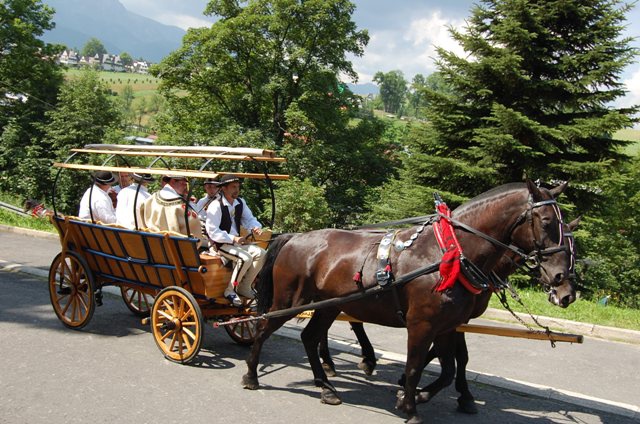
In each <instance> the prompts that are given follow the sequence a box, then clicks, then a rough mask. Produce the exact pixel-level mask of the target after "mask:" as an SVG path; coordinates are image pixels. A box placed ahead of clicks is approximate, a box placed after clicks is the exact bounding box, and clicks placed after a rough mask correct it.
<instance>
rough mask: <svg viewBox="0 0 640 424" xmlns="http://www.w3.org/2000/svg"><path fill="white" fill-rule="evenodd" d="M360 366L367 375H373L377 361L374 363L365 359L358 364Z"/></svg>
mask: <svg viewBox="0 0 640 424" xmlns="http://www.w3.org/2000/svg"><path fill="white" fill-rule="evenodd" d="M358 368H360V369H361V370H362V371H364V373H365V374H366V375H373V370H374V369H375V368H376V364H375V363H373V364H372V363H371V362H369V361H367V360H364V359H363V360H362V361H361V362H360V363H359V364H358Z"/></svg>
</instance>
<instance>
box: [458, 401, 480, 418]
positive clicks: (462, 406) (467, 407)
mask: <svg viewBox="0 0 640 424" xmlns="http://www.w3.org/2000/svg"><path fill="white" fill-rule="evenodd" d="M458 412H462V413H464V414H477V413H478V407H477V406H476V403H475V401H474V400H473V399H458Z"/></svg>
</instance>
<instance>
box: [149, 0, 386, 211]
mask: <svg viewBox="0 0 640 424" xmlns="http://www.w3.org/2000/svg"><path fill="white" fill-rule="evenodd" d="M353 10H354V5H353V4H352V3H351V2H349V1H346V0H329V1H321V0H309V1H300V0H271V1H268V0H252V1H249V2H240V1H231V0H227V1H221V0H220V1H211V2H210V3H209V5H208V6H207V9H206V11H205V13H206V14H209V15H218V16H219V17H220V19H219V20H218V21H217V22H216V23H215V24H213V25H212V26H211V27H210V28H198V29H191V30H189V32H188V33H187V35H186V36H185V37H184V39H183V46H182V47H181V48H180V49H178V50H177V51H175V52H173V53H172V54H170V55H169V56H167V57H166V58H165V59H164V60H163V61H162V62H161V63H160V64H159V65H157V66H155V67H154V68H153V69H152V73H153V74H154V75H156V76H159V77H161V78H162V82H161V88H160V89H161V90H162V93H163V94H164V95H165V96H166V98H167V100H168V103H167V108H166V110H165V113H161V114H159V116H158V118H157V123H158V126H159V130H160V134H161V136H162V138H163V139H164V140H172V141H173V142H180V141H181V140H185V141H186V142H189V143H202V144H206V143H211V142H216V143H220V142H223V141H224V142H227V143H239V142H240V141H244V142H246V141H247V135H248V134H250V135H251V137H250V138H251V139H252V140H254V141H257V142H259V143H261V144H258V145H254V146H256V147H268V148H276V149H284V151H285V152H286V156H287V158H288V159H289V162H288V164H287V166H288V168H289V172H290V173H291V174H292V175H295V176H297V177H299V178H301V179H305V178H308V179H310V180H311V181H312V182H313V184H315V185H317V186H318V187H324V188H325V193H326V196H327V201H328V203H329V204H330V205H331V207H332V212H333V213H334V215H333V217H334V218H336V220H338V222H345V221H346V220H348V219H351V218H353V217H354V216H356V215H357V214H358V213H359V211H361V210H362V208H363V207H364V203H363V202H362V200H361V199H362V196H363V193H364V192H366V191H367V190H368V189H369V186H375V185H377V184H379V183H380V180H381V179H384V177H385V176H386V175H388V172H389V171H388V169H389V166H388V163H386V164H385V163H384V161H383V160H382V159H378V158H376V155H378V154H380V153H381V152H382V151H384V146H382V145H381V144H380V135H381V133H382V131H383V128H382V126H380V125H379V124H377V123H374V122H370V121H371V120H367V119H363V120H361V121H358V122H357V123H354V122H352V118H354V117H355V115H356V112H357V106H356V100H357V99H356V96H354V95H353V93H352V92H351V91H350V90H348V88H345V86H344V85H343V84H342V82H341V81H340V80H339V79H338V77H337V76H338V75H345V76H346V77H348V78H351V79H352V80H355V78H356V73H355V71H354V70H353V67H352V64H351V62H350V61H349V60H348V59H347V57H346V56H347V54H353V55H356V56H359V55H362V53H363V49H364V46H365V45H366V43H367V42H368V35H367V32H366V31H359V30H358V29H357V28H356V25H355V23H354V22H353V21H352V20H351V14H352V13H353ZM359 129H361V131H359ZM232 134H235V136H234V137H233V138H235V140H230V139H229V137H230V136H231V135H232ZM365 134H366V135H367V136H369V137H371V138H370V139H365V138H364V135H365ZM380 156H382V155H381V154H380V155H379V156H378V157H380ZM343 166H344V167H343Z"/></svg>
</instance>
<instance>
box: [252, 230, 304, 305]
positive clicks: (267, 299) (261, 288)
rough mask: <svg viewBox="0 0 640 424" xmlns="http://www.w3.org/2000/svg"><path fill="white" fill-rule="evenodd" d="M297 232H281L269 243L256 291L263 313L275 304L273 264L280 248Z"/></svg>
mask: <svg viewBox="0 0 640 424" xmlns="http://www.w3.org/2000/svg"><path fill="white" fill-rule="evenodd" d="M294 235H295V233H287V234H281V235H279V236H278V237H276V239H275V240H274V241H273V242H272V243H271V244H270V245H269V249H268V250H267V257H266V258H265V260H264V265H263V267H262V269H261V270H260V274H258V282H257V285H256V291H257V292H258V296H257V299H258V313H260V314H263V313H265V312H267V311H268V310H269V308H271V305H272V304H273V265H274V263H275V262H276V258H277V257H278V254H279V253H280V250H281V249H282V248H283V247H284V245H285V244H287V243H288V242H289V240H291V238H292V237H293V236H294Z"/></svg>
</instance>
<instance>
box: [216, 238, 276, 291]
mask: <svg viewBox="0 0 640 424" xmlns="http://www.w3.org/2000/svg"><path fill="white" fill-rule="evenodd" d="M219 253H220V254H221V255H223V256H224V257H226V258H228V259H230V260H232V261H236V262H237V261H239V262H241V264H238V265H240V266H239V267H238V269H237V275H236V270H234V273H233V274H232V277H231V281H229V285H228V286H227V289H226V290H225V295H227V294H229V293H233V282H234V281H237V282H238V287H236V288H235V290H236V292H237V293H238V294H239V295H241V296H244V297H251V298H252V297H253V290H252V288H251V283H253V280H254V279H255V278H256V276H257V275H258V272H260V269H262V265H263V264H264V260H265V258H266V251H265V250H264V249H262V248H260V247H259V246H256V245H254V244H248V245H243V246H241V245H238V244H223V245H222V246H220V248H219ZM234 277H235V278H234Z"/></svg>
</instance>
